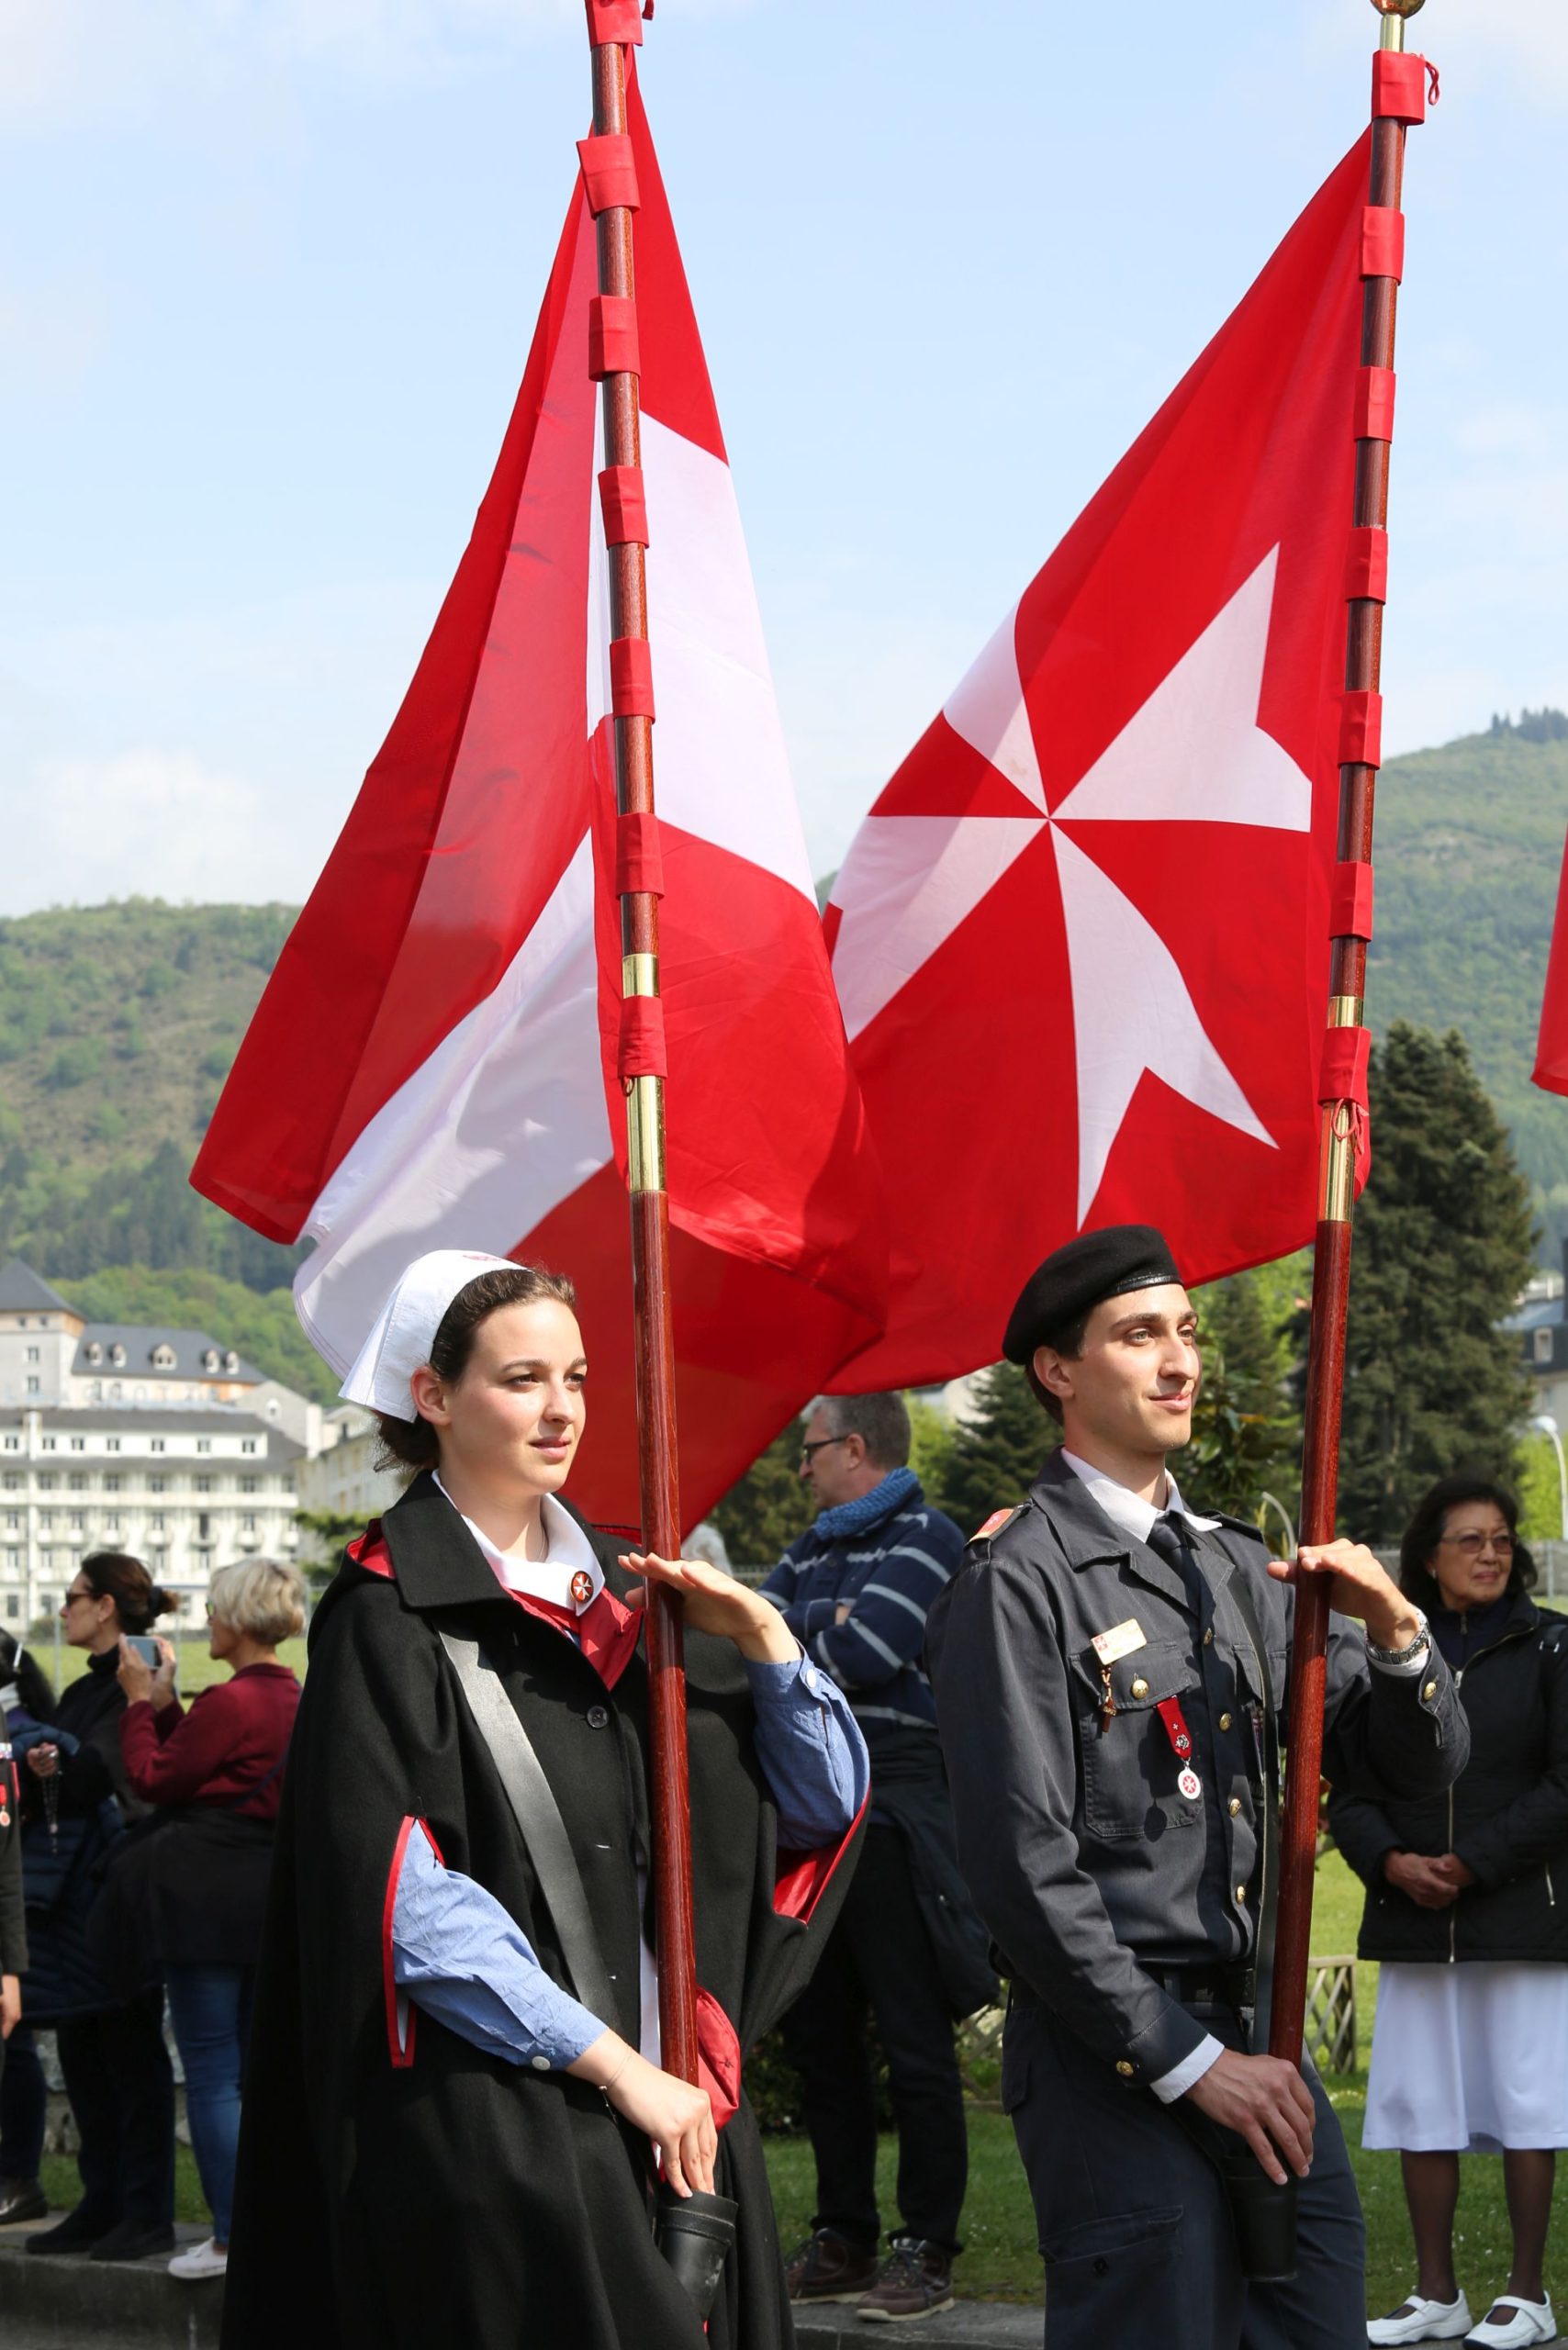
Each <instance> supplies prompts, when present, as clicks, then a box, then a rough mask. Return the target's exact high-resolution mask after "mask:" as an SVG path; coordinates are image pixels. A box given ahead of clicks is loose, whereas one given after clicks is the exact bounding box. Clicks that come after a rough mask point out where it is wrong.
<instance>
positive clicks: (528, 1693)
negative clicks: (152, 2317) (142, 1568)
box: [223, 1477, 849, 2350]
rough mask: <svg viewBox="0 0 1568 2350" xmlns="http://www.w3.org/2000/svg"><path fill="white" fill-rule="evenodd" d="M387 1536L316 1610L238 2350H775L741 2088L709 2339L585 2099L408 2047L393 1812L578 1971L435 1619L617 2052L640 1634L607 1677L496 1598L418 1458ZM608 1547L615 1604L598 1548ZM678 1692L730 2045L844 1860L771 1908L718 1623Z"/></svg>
mask: <svg viewBox="0 0 1568 2350" xmlns="http://www.w3.org/2000/svg"><path fill="white" fill-rule="evenodd" d="M383 1534H384V1539H385V1543H386V1552H387V1553H388V1554H389V1558H388V1559H386V1560H384V1561H383V1562H382V1571H381V1572H371V1571H370V1570H369V1568H368V1567H366V1566H360V1565H358V1564H356V1563H354V1562H353V1561H348V1562H345V1564H344V1566H343V1568H342V1570H341V1572H340V1573H339V1575H338V1577H337V1579H336V1581H335V1582H334V1583H333V1584H332V1586H331V1588H330V1591H329V1592H328V1593H327V1594H326V1595H325V1596H324V1598H323V1599H322V1601H321V1603H320V1605H319V1607H318V1608H317V1611H316V1615H315V1619H314V1621H313V1623H312V1625H311V1628H310V1670H309V1673H308V1677H307V1679H306V1683H305V1689H304V1694H303V1696H302V1697H301V1700H300V1707H299V1713H298V1717H297V1723H296V1728H295V1732H294V1739H293V1742H292V1745H291V1748H290V1751H289V1762H288V1770H287V1774H286V1779H285V1782H284V1794H283V1806H282V1811H281V1814H280V1817H279V1820H278V1832H277V1849H276V1857H275V1862H274V1872H273V1882H272V1892H271V1897H270V1901H269V1906H268V1913H267V1925H266V1933H265V1938H264V1942H263V1953H262V1962H261V1972H260V1976H259V1979H258V1984H257V1993H256V2009H255V2022H254V2027H253V2030H252V2039H251V2057H250V2066H249V2071H248V2076H247V2084H246V2091H245V2105H244V2120H243V2124H242V2127H241V2143H240V2162H239V2177H238V2192H237V2197H236V2205H235V2214H234V2234H233V2244H232V2249H231V2252H230V2271H229V2285H228V2290H227V2293H226V2295H225V2304H224V2318H223V2342H224V2345H225V2350H276V2345H277V2344H279V2343H280V2342H286V2343H288V2344H292V2345H293V2350H431V2344H440V2343H444V2342H451V2343H454V2344H455V2343H459V2342H460V2343H462V2344H464V2345H465V2350H517V2345H518V2344H521V2343H527V2344H530V2345H531V2350H622V2345H624V2344H630V2343H635V2344H638V2350H784V2345H785V2344H787V2343H788V2342H789V2339H790V2314H789V2306H788V2303H787V2301H786V2299H785V2294H784V2279H783V2272H782V2268H781V2266H780V2263H779V2257H778V2239H777V2235H776V2233H775V2229H774V2222H773V2213H772V2205H771V2201H770V2199H769V2194H768V2186H767V2168H766V2166H765V2165H764V2162H763V2159H762V2148H761V2142H760V2139H759V2137H758V2134H757V2131H756V2122H755V2121H754V2119H753V2117H752V2114H751V2111H750V2109H749V2108H748V2107H747V2106H746V2105H745V2102H744V2101H743V2103H742V2105H741V2108H740V2110H739V2111H738V2112H737V2113H736V2114H735V2115H734V2119H733V2120H732V2121H730V2122H729V2124H728V2126H727V2127H726V2128H725V2130H724V2131H723V2132H722V2136H721V2139H720V2142H719V2165H718V2184H719V2186H720V2188H721V2191H722V2193H724V2194H726V2195H732V2196H734V2198H735V2199H737V2201H738V2202H739V2205H740V2221H739V2227H740V2237H739V2242H738V2244H737V2247H736V2251H735V2253H734V2255H732V2257H731V2259H730V2261H729V2262H728V2263H727V2265H726V2270H725V2275H724V2278H723V2280H722V2285H721V2288H720V2295H719V2300H718V2301H717V2303H716V2304H715V2307H714V2310H713V2313H712V2316H711V2321H710V2323H709V2328H708V2332H707V2335H706V2339H705V2337H704V2333H703V2328H702V2326H701V2324H700V2322H699V2320H698V2317H697V2314H696V2311H695V2310H694V2309H693V2308H692V2306H691V2304H690V2302H689V2300H687V2299H686V2297H685V2292H684V2288H682V2287H681V2286H680V2285H679V2284H678V2282H677V2280H676V2278H675V2276H674V2273H673V2271H672V2270H671V2269H670V2268H669V2267H668V2266H666V2264H665V2262H664V2261H663V2259H662V2258H661V2257H660V2255H658V2254H657V2253H656V2252H655V2247H654V2244H653V2240H652V2236H651V2233H650V2228H649V2216H648V2205H647V2200H646V2188H645V2178H646V2170H647V2163H648V2149H647V2144H646V2142H645V2141H644V2140H643V2139H640V2138H638V2137H636V2136H635V2135H634V2133H633V2132H630V2131H628V2130H627V2129H626V2127H625V2126H624V2125H623V2124H622V2121H620V2120H619V2119H618V2117H616V2116H615V2115H614V2114H613V2113H612V2112H611V2110H610V2106H609V2105H608V2104H607V2102H606V2100H605V2099H604V2098H603V2097H601V2096H600V2095H599V2092H598V2091H597V2090H596V2089H593V2088H590V2087H588V2084H587V2083H586V2082H584V2081H578V2080H575V2079H573V2078H572V2077H571V2076H569V2075H568V2074H566V2073H564V2072H562V2073H555V2072H535V2071H532V2070H531V2069H529V2068H527V2067H519V2066H518V2065H512V2064H509V2063H507V2062H505V2061H504V2060H503V2059H501V2058H499V2057H498V2056H492V2055H488V2054H486V2053H483V2052H482V2051H481V2050H479V2049H478V2048H476V2047H475V2046H474V2045H472V2044H471V2043H470V2042H468V2041H467V2040H465V2039H463V2038H461V2037H459V2036H458V2035H457V2034H456V2033H454V2032H452V2031H447V2030H446V2029H445V2028H443V2026H442V2025H441V2024H440V2023H439V2022H437V2021H436V2020H434V2019H433V2018H432V2017H431V2016H428V2015H417V2016H416V2018H415V2024H416V2025H417V2030H416V2032H415V2037H414V2039H413V2041H412V2042H410V2043H409V2046H408V2048H407V2049H406V2050H401V2051H400V2049H399V2046H398V2041H397V2037H396V2032H395V2026H394V2022H393V2017H394V2014H395V2009H396V1999H395V1996H393V1997H389V1994H388V1980H389V1975H388V1959H387V1947H388V1938H387V1924H386V1921H387V1919H388V1915H389V1908H390V1901H389V1886H390V1885H391V1883H392V1882H393V1877H394V1872H395V1868H396V1865H397V1859H398V1852H399V1850H400V1849H401V1847H400V1839H401V1837H402V1836H403V1835H404V1834H406V1833H408V1832H414V1833H418V1832H419V1830H418V1829H417V1828H416V1829H414V1830H411V1831H410V1830H408V1829H407V1827H406V1823H407V1822H409V1821H410V1820H416V1821H420V1820H422V1821H424V1822H426V1823H428V1827H429V1831H430V1833H431V1837H432V1838H433V1840H434V1842H435V1845H436V1847H437V1849H438V1851H439V1852H440V1854H441V1856H442V1860H443V1861H444V1862H445V1863H446V1865H447V1866H448V1867H449V1868H453V1869H456V1870H460V1871H462V1872H463V1873H464V1874H465V1875H468V1876H471V1877H473V1878H474V1879H475V1880H476V1882H477V1883H478V1884H480V1885H482V1886H485V1887H486V1889H487V1891H488V1892H490V1893H491V1894H493V1895H494V1897H496V1899H497V1900H498V1901H499V1902H500V1903H501V1904H502V1905H503V1907H504V1908H506V1909H507V1910H509V1911H510V1914H511V1916H512V1917H513V1918H515V1919H516V1920H517V1921H518V1923H519V1925H520V1926H521V1928H522V1930H523V1931H524V1933H526V1935H527V1936H528V1938H529V1941H530V1942H531V1944H532V1947H533V1949H534V1950H535V1951H536V1952H537V1953H538V1956H539V1959H540V1961H541V1964H543V1966H544V1967H545V1968H546V1970H547V1971H548V1972H549V1973H550V1974H551V1975H554V1978H555V1980H556V1981H557V1982H565V1981H567V1980H569V1975H567V1972H566V1968H565V1964H564V1961H563V1958H562V1953H561V1950H560V1946H559V1944H558V1942H557V1941H556V1937H555V1932H554V1926H553V1924H552V1921H551V1919H550V1914H549V1911H548V1909H547V1908H545V1906H544V1904H543V1901H542V1900H541V1898H540V1897H539V1894H538V1890H537V1886H536V1882H535V1878H534V1874H533V1870H532V1863H531V1861H530V1858H529V1854H528V1852H527V1849H526V1847H525V1845H524V1844H523V1842H522V1840H521V1837H520V1835H519V1833H518V1830H517V1828H516V1826H515V1824H514V1822H513V1818H512V1815H511V1813H510V1809H509V1807H508V1804H507V1801H506V1797H505V1796H504V1794H503V1792H502V1788H501V1785H500V1781H499V1778H498V1775H497V1773H496V1769H495V1765H494V1763H493V1762H492V1760H491V1757H490V1752H489V1749H488V1748H487V1745H486V1744H485V1742H484V1740H483V1739H482V1738H481V1737H480V1735H479V1733H478V1731H477V1730H476V1728H475V1725H474V1722H473V1719H472V1718H471V1716H470V1715H469V1713H468V1711H467V1708H466V1706H465V1702H464V1699H463V1696H462V1693H461V1691H460V1688H459V1686H458V1684H457V1681H456V1678H455V1675H454V1672H453V1669H452V1666H451V1663H450V1662H449V1661H448V1659H447V1656H446V1654H445V1652H444V1651H443V1650H442V1645H441V1639H440V1633H441V1630H442V1628H448V1629H450V1630H452V1631H453V1632H454V1633H456V1634H458V1635H459V1636H460V1637H462V1638H465V1639H477V1640H479V1641H480V1642H481V1644H482V1645H483V1646H484V1648H485V1649H486V1651H487V1654H488V1655H489V1656H490V1658H491V1659H492V1661H493V1663H494V1666H495V1669H496V1671H497V1673H498V1677H499V1678H500V1680H501V1682H502V1684H503V1686H504V1687H505V1689H506V1692H507V1695H509V1697H510V1700H511V1702H512V1704H513V1706H514V1707H515V1708H516V1710H517V1713H518V1716H519V1718H520V1719H521V1721H522V1722H523V1724H524V1727H525V1728H526V1729H527V1731H528V1734H529V1738H530V1740H532V1744H533V1747H534V1750H535V1751H536V1753H537V1754H538V1756H539V1759H540V1762H541V1763H542V1764H543V1768H544V1771H545V1774H546V1775H547V1777H548V1779H549V1782H550V1785H551V1787H552V1789H553V1791H554V1796H555V1799H556V1802H557V1804H558V1805H559V1807H560V1809H561V1813H562V1816H563V1818H564V1820H565V1822H566V1830H567V1833H568V1835H569V1837H570V1839H571V1842H572V1847H573V1850H574V1852H575V1853H576V1854H577V1857H578V1861H579V1863H580V1866H581V1871H582V1876H583V1881H584V1888H585V1891H586V1894H587V1897H588V1908H589V1911H590V1914H591V1916H592V1919H593V1922H594V1926H595V1928H596V1930H597V1933H598V1937H599V1944H600V1948H601V1950H602V1953H603V1955H604V1960H605V1966H606V1972H607V1974H608V1975H609V1976H610V1982H611V1984H612V1985H614V1986H615V1990H616V1996H617V1997H618V2000H619V2011H618V2012H617V2013H616V2014H615V2015H614V2016H613V2017H610V2018H607V2019H606V2020H607V2021H610V2022H612V2023H614V2024H615V2025H616V2026H617V2027H618V2028H619V2029H620V2031H622V2033H623V2034H624V2035H625V2037H626V2038H627V2039H629V2040H630V2041H632V2042H633V2044H635V2042H636V2041H637V2038H638V1967H639V1947H640V1940H641V1930H642V1914H641V1910H640V1908H639V1900H638V1890H637V1866H638V1858H639V1851H640V1850H641V1851H644V1852H645V1850H646V1841H647V1694H648V1683H647V1673H646V1669H645V1666H644V1661H643V1657H642V1654H641V1651H639V1652H638V1653H637V1654H636V1655H634V1656H633V1659H632V1661H631V1662H630V1663H629V1664H628V1665H627V1666H626V1668H625V1670H624V1671H623V1672H622V1674H621V1677H620V1678H619V1680H618V1681H617V1682H616V1684H615V1685H614V1687H613V1689H607V1687H606V1686H605V1684H603V1682H601V1680H600V1679H599V1675H598V1674H597V1673H595V1671H594V1669H593V1667H592V1666H591V1665H590V1664H589V1663H588V1661H587V1659H586V1658H585V1657H584V1656H583V1655H582V1654H581V1653H580V1651H578V1650H577V1647H576V1646H575V1645H574V1644H573V1643H572V1642H571V1641H570V1640H568V1639H566V1637H565V1636H564V1635H563V1634H562V1633H560V1632H559V1631H557V1630H555V1629H554V1628H553V1627H552V1626H551V1625H549V1624H547V1623H544V1622H542V1621H541V1620H540V1619H539V1618H538V1617H534V1616H532V1615H530V1614H528V1613H527V1612H526V1611H524V1610H523V1609H521V1608H520V1607H519V1606H516V1605H515V1603H514V1602H513V1601H511V1600H510V1599H509V1598H508V1597H507V1596H506V1595H505V1594H504V1593H503V1592H502V1590H501V1589H500V1587H499V1585H498V1583H497V1580H496V1577H495V1575H494V1574H493V1573H492V1572H491V1570H490V1568H489V1566H488V1565H487V1563H486V1561H485V1559H484V1556H483V1554H482V1553H481V1551H480V1550H479V1548H478V1546H477V1545H476V1542H475V1541H474V1539H473V1537H472V1536H471V1535H470V1534H469V1532H468V1531H467V1528H466V1527H465V1526H464V1524H463V1521H462V1519H461V1518H460V1517H459V1516H458V1515H457V1513H456V1512H455V1511H454V1509H453V1508H452V1507H451V1506H450V1505H449V1504H448V1503H447V1502H446V1501H445V1500H444V1499H443V1498H442V1494H441V1493H440V1491H439V1489H438V1488H437V1487H436V1486H435V1485H434V1484H433V1483H431V1479H430V1478H429V1477H421V1478H420V1479H418V1480H416V1482H415V1483H414V1484H413V1485H412V1486H410V1488H409V1492H408V1493H407V1494H405V1496H404V1497H403V1499H402V1500H401V1501H400V1502H399V1503H398V1505H397V1506H396V1507H395V1508H394V1509H392V1510H391V1511H390V1512H389V1513H388V1514H387V1516H386V1520H385V1521H384V1526H383ZM594 1539H595V1544H596V1548H598V1549H599V1555H600V1558H601V1560H602V1561H603V1564H604V1568H605V1572H606V1576H607V1578H608V1581H609V1584H610V1589H611V1591H612V1592H614V1593H616V1594H617V1595H620V1596H622V1597H624V1596H625V1595H626V1593H627V1590H628V1582H627V1578H626V1576H625V1575H624V1573H623V1572H622V1569H621V1567H620V1566H619V1565H618V1563H617V1562H616V1559H615V1547H616V1546H613V1545H611V1544H609V1543H603V1544H602V1545H601V1544H600V1543H599V1538H597V1537H595V1538H594ZM371 1555H372V1554H371V1553H369V1552H367V1553H366V1556H367V1557H369V1556H371ZM388 1565H389V1567H390V1572H386V1567H387V1566H388ZM687 1690H688V1738H689V1754H690V1773H691V1782H690V1784H691V1831H692V1832H691V1841H692V1863H693V1877H694V1913H695V1927H696V1939H697V1963H698V1977H699V1983H700V1986H701V1988H702V1989H703V1990H705V1991H706V1992H707V1993H708V1994H709V1995H710V1996H711V1998H713V1999H714V2000H716V2001H717V2003H718V2005H719V2006H720V2007H721V2008H722V2010H723V2012H724V2014H725V2015H726V2016H727V2017H728V2019H729V2020H730V2022H731V2024H732V2025H733V2027H734V2031H735V2033H736V2035H737V2037H738V2039H739V2041H740V2043H741V2045H742V2047H743V2048H745V2047H748V2046H750V2045H751V2044H752V2043H753V2042H755V2041H756V2038H757V2037H758V2035H759V2034H760V2033H761V2032H763V2031H766V2030H767V2029H768V2027H769V2026H770V2025H771V2024H773V2023H774V2022H775V2021H776V2020H778V2015H779V2014H780V2012H781V2011H782V2009H784V2008H785V2007H786V2006H787V2005H788V2004H789V2003H790V2001H791V2000H792V1999H793V1998H794V1997H797V1996H798V1995H799V1993H800V1991H801V1988H802V1987H803V1986H804V1984H805V1981H806V1979H807V1976H808V1975H809V1974H810V1972H811V1968H812V1964H813V1963H814V1960H815V1956H816V1952H817V1949H818V1948H819V1947H820V1940H821V1933H822V1931H823V1930H825V1928H826V1927H827V1925H828V1924H829V1923H830V1922H831V1919H832V1917H833V1915H834V1910H835V1908H836V1907H837V1903H838V1901H839V1900H840V1899H841V1897H842V1894H843V1890H844V1887H845V1885H846V1881H847V1877H848V1874H849V1870H848V1860H847V1856H846V1858H845V1861H844V1863H843V1865H840V1866H838V1867H836V1868H835V1869H834V1872H833V1874H832V1877H831V1881H830V1882H829V1883H828V1884H827V1886H826V1889H825V1891H823V1895H822V1897H821V1900H820V1903H819V1904H818V1906H817V1908H816V1909H815V1911H814V1913H813V1915H812V1919H811V1923H810V1926H809V1928H808V1927H807V1926H806V1925H805V1924H804V1923H802V1922H801V1920H800V1919H798V1918H792V1917H787V1916H783V1915H780V1914H777V1913H776V1909H775V1875H776V1872H775V1863H776V1859H777V1852H776V1834H775V1819H776V1813H775V1809H774V1805H773V1801H772V1798H771V1796H770V1795H769V1793H768V1789H767V1782H766V1780H765V1779H764V1778H763V1775H762V1773H761V1769H760V1766H759V1765H758V1763H757V1761H756V1754H755V1751H754V1749H753V1743H752V1724H753V1718H754V1717H753V1713H752V1706H751V1697H750V1691H749V1686H748V1684H747V1681H746V1677H745V1668H744V1666H743V1665H742V1664H741V1662H740V1660H739V1659H738V1657H737V1656H736V1653H735V1651H734V1648H733V1646H732V1645H731V1644H730V1643H729V1642H728V1641H720V1640H713V1639H704V1638H703V1637H701V1636H700V1635H698V1634H695V1633H688V1635H687Z"/></svg>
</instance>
